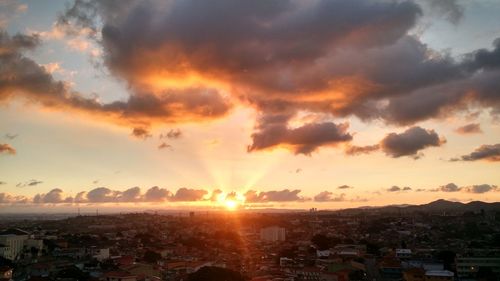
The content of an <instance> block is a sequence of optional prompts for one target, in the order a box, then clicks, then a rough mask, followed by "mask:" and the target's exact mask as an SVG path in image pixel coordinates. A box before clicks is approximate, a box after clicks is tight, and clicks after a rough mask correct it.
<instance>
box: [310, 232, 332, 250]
mask: <svg viewBox="0 0 500 281" xmlns="http://www.w3.org/2000/svg"><path fill="white" fill-rule="evenodd" d="M311 242H312V243H313V244H314V245H315V246H316V248H317V249H318V250H320V251H323V250H327V249H329V248H330V239H328V237H326V236H325V235H323V234H316V235H314V236H313V238H312V239H311Z"/></svg>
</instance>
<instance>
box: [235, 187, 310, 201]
mask: <svg viewBox="0 0 500 281" xmlns="http://www.w3.org/2000/svg"><path fill="white" fill-rule="evenodd" d="M300 192H301V190H300V189H294V190H290V189H283V190H272V191H261V192H259V191H255V190H249V191H247V192H246V193H245V199H246V200H245V202H248V203H262V202H293V201H305V200H307V199H306V198H304V197H302V196H300V195H299V193H300Z"/></svg>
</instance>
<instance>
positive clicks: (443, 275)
mask: <svg viewBox="0 0 500 281" xmlns="http://www.w3.org/2000/svg"><path fill="white" fill-rule="evenodd" d="M454 275H455V274H454V273H453V272H451V271H448V270H428V271H426V272H425V279H424V281H453V277H454Z"/></svg>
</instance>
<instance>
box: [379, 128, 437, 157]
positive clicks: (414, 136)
mask: <svg viewBox="0 0 500 281" xmlns="http://www.w3.org/2000/svg"><path fill="white" fill-rule="evenodd" d="M444 142H445V141H444V140H443V139H440V137H439V136H438V134H437V133H436V132H435V131H434V130H426V129H423V128H420V127H411V128H409V129H407V130H406V131H404V132H403V133H400V134H397V133H390V134H388V135H387V136H386V137H385V138H383V139H382V140H381V141H380V146H381V148H382V151H384V152H385V154H387V155H389V156H391V157H394V158H397V157H401V156H411V157H414V158H418V157H420V156H419V155H418V154H417V153H418V152H419V151H420V150H422V149H425V148H427V147H431V146H440V145H441V144H443V143H444Z"/></svg>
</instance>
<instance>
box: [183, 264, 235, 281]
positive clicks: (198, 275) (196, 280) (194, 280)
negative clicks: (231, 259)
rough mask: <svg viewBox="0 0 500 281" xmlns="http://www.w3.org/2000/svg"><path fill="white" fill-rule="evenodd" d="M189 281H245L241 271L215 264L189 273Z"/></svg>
mask: <svg viewBox="0 0 500 281" xmlns="http://www.w3.org/2000/svg"><path fill="white" fill-rule="evenodd" d="M187 281H245V278H244V277H243V275H241V274H240V273H239V272H236V271H233V270H230V269H226V268H222V267H215V266H205V267H202V268H201V269H200V270H198V271H196V272H194V273H191V274H189V275H188V279H187Z"/></svg>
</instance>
